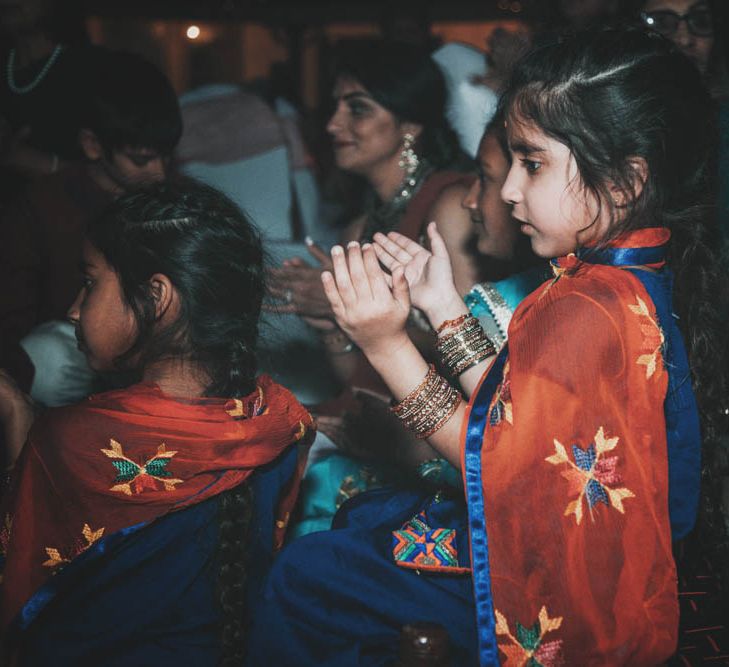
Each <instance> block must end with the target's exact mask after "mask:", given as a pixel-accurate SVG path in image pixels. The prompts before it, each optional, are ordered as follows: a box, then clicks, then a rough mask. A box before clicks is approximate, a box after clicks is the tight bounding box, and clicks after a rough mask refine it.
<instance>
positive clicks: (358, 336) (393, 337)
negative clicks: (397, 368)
mask: <svg viewBox="0 0 729 667" xmlns="http://www.w3.org/2000/svg"><path fill="white" fill-rule="evenodd" d="M332 263H333V270H334V275H332V273H331V272H329V271H325V272H324V273H322V276H321V279H322V284H323V285H324V292H325V293H326V295H327V298H328V299H329V303H330V304H331V307H332V310H333V311H334V316H335V318H336V320H337V323H338V324H339V326H340V327H341V328H342V329H343V330H344V331H345V333H346V334H347V335H348V336H349V337H350V338H351V339H352V340H353V341H354V342H355V343H356V344H357V345H358V346H359V347H360V348H361V349H362V351H363V352H364V353H365V354H366V355H367V356H370V355H378V354H380V353H382V354H384V355H387V354H391V353H392V352H393V351H394V350H395V349H397V346H398V345H399V344H400V343H402V342H403V340H405V341H407V342H409V338H408V336H407V333H405V324H406V322H407V319H408V314H409V313H410V294H409V291H408V283H407V280H406V279H405V276H404V270H403V269H402V267H400V268H397V269H395V271H394V272H393V274H392V279H391V282H392V290H391V289H390V287H389V286H388V281H387V276H386V275H385V272H384V271H383V270H382V269H381V268H380V265H379V263H378V262H377V256H376V255H375V251H374V249H373V247H372V246H370V245H366V246H365V247H364V249H362V248H360V245H359V243H356V242H352V243H350V244H349V246H348V250H347V255H346V256H345V253H344V250H343V249H342V248H341V246H334V247H333V248H332Z"/></svg>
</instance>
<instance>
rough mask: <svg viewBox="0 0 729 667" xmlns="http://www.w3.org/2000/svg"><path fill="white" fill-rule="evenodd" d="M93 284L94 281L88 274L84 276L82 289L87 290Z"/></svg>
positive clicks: (89, 289)
mask: <svg viewBox="0 0 729 667" xmlns="http://www.w3.org/2000/svg"><path fill="white" fill-rule="evenodd" d="M93 285H94V281H93V280H91V278H89V277H88V276H84V289H85V290H86V291H87V292H89V291H91V288H92V287H93Z"/></svg>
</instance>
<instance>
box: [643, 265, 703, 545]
mask: <svg viewBox="0 0 729 667" xmlns="http://www.w3.org/2000/svg"><path fill="white" fill-rule="evenodd" d="M629 270H630V272H631V273H632V274H633V275H634V276H636V278H638V280H640V282H641V283H642V285H643V287H645V290H646V292H648V295H649V296H650V298H651V300H652V301H653V305H654V306H655V308H656V314H657V316H658V324H659V326H660V327H661V331H662V332H663V337H664V343H663V349H662V350H661V356H662V357H663V363H664V365H665V368H666V371H667V372H668V389H667V391H666V399H665V401H664V403H663V412H664V414H665V417H666V446H667V448H668V512H669V515H670V519H671V536H672V538H673V540H674V541H675V540H680V539H681V538H683V537H686V535H688V534H689V533H690V532H691V530H692V529H693V527H694V524H695V523H696V515H697V514H698V510H699V494H700V489H701V427H700V423H699V410H698V407H697V404H696V397H695V396H694V391H693V387H692V385H691V371H690V369H689V363H688V355H687V354H686V348H685V346H684V342H683V337H682V336H681V332H680V331H679V328H678V325H677V324H676V318H675V316H674V314H673V307H672V294H673V275H672V273H671V271H669V270H668V269H663V270H662V271H659V272H653V271H641V270H635V269H629Z"/></svg>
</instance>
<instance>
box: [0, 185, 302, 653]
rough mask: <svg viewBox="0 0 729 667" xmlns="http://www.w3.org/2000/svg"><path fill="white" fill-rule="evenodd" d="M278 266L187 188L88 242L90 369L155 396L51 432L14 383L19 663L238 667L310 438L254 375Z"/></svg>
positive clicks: (239, 220) (10, 409)
mask: <svg viewBox="0 0 729 667" xmlns="http://www.w3.org/2000/svg"><path fill="white" fill-rule="evenodd" d="M262 260H263V251H262V248H261V243H260V240H259V237H258V234H257V233H256V231H255V230H254V228H253V226H252V225H251V224H250V223H249V222H248V220H247V219H246V217H245V216H244V215H243V214H242V213H241V211H240V210H239V209H237V208H236V207H235V206H234V205H233V204H232V203H231V202H230V201H229V200H228V199H226V198H225V197H224V196H223V195H221V194H220V193H218V192H217V191H215V190H213V189H211V188H208V187H204V186H201V185H197V184H194V183H191V182H183V183H181V184H164V185H157V186H155V187H153V188H151V189H146V190H144V191H140V192H137V193H133V194H130V195H126V196H124V197H122V198H120V199H119V200H117V201H116V202H115V203H114V204H113V205H112V207H111V208H110V209H109V210H108V211H107V212H106V213H105V214H104V215H103V216H102V217H101V218H100V219H98V220H97V221H96V222H95V223H94V224H92V225H91V227H90V228H89V230H88V232H87V238H86V242H85V248H84V274H85V282H84V287H83V288H82V290H81V292H80V294H79V295H78V298H77V299H76V302H75V303H74V304H73V306H71V309H70V310H69V318H70V319H71V320H72V321H73V323H74V324H75V327H76V335H77V338H78V341H79V347H80V348H81V350H83V352H84V353H85V354H86V356H87V358H88V361H89V364H90V366H91V367H92V368H94V369H95V370H98V371H108V370H119V369H121V370H125V371H127V372H131V373H133V374H137V375H138V376H139V380H140V381H139V382H138V383H137V384H133V385H131V386H129V387H126V388H124V389H119V390H116V391H109V392H105V393H101V394H97V395H95V396H91V397H90V398H89V399H87V400H86V401H85V402H83V403H81V404H78V405H73V406H69V407H65V408H60V409H51V410H48V411H47V412H45V413H44V414H42V415H41V416H40V417H38V418H37V419H35V421H33V414H32V408H31V407H30V405H29V402H28V401H27V400H25V399H24V397H23V396H22V395H21V394H20V392H19V391H17V390H13V388H12V386H11V385H10V383H9V382H7V381H3V382H1V383H0V386H1V388H2V391H0V405H1V406H2V411H1V414H0V417H2V418H3V421H4V425H5V430H6V434H7V442H6V445H7V446H8V452H7V454H8V458H9V460H10V461H15V459H16V458H17V462H16V463H15V467H14V470H12V471H11V473H10V480H9V487H8V489H7V492H6V494H5V496H4V499H3V503H2V509H1V512H2V526H3V528H2V535H1V536H0V539H1V545H2V556H3V561H4V562H3V563H2V566H3V573H2V574H3V579H2V583H0V633H2V635H1V636H2V638H3V649H4V651H5V657H6V658H7V657H10V656H15V657H16V659H17V660H18V661H19V663H20V664H24V665H25V664H46V663H53V664H69V665H71V664H74V665H76V664H104V665H113V664H152V663H154V664H181V663H182V664H196V665H207V664H210V665H212V664H220V663H221V662H222V664H241V661H242V659H243V654H244V640H245V635H246V609H247V607H248V606H249V605H248V600H249V599H250V597H251V596H253V595H255V594H256V592H257V588H256V585H257V583H258V582H260V581H261V579H262V577H263V575H264V574H265V571H266V570H267V567H268V565H269V564H270V562H271V560H272V556H273V553H274V552H275V551H276V549H277V548H279V547H280V546H281V544H282V541H283V533H284V531H285V528H286V525H287V522H288V516H289V513H290V511H291V509H292V507H293V503H294V501H295V499H296V494H297V492H298V484H299V479H300V474H301V472H302V469H301V465H300V464H299V462H303V459H304V457H302V456H299V453H300V452H301V451H302V450H304V449H305V448H306V445H307V444H308V443H309V441H310V439H311V435H312V431H313V428H312V426H313V425H312V420H311V417H310V416H309V414H308V413H307V412H306V410H305V409H304V408H303V407H302V406H301V405H300V404H299V403H298V402H297V401H296V399H295V398H294V397H293V396H292V395H291V394H290V393H289V392H288V391H287V390H286V389H284V388H283V387H281V386H279V385H277V384H275V383H274V382H273V381H272V380H271V379H269V378H267V377H265V376H262V377H258V378H257V377H256V357H255V341H256V337H257V333H258V317H259V311H260V306H261V300H262V296H263V268H262ZM26 434H27V436H28V437H27V441H26V439H25V437H24V436H25V435H26ZM24 442H25V444H23V443H24ZM21 450H22V451H21Z"/></svg>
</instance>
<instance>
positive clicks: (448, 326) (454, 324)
mask: <svg viewBox="0 0 729 667" xmlns="http://www.w3.org/2000/svg"><path fill="white" fill-rule="evenodd" d="M469 317H471V315H470V314H469V313H465V314H464V315H461V316H460V317H456V319H454V320H446V321H445V322H443V324H441V325H440V326H439V327H438V328H437V329H436V330H435V333H436V334H440V333H443V331H445V330H446V329H451V328H453V327H457V326H458V325H459V324H463V323H464V322H465V321H466V320H467V319H468V318H469Z"/></svg>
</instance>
